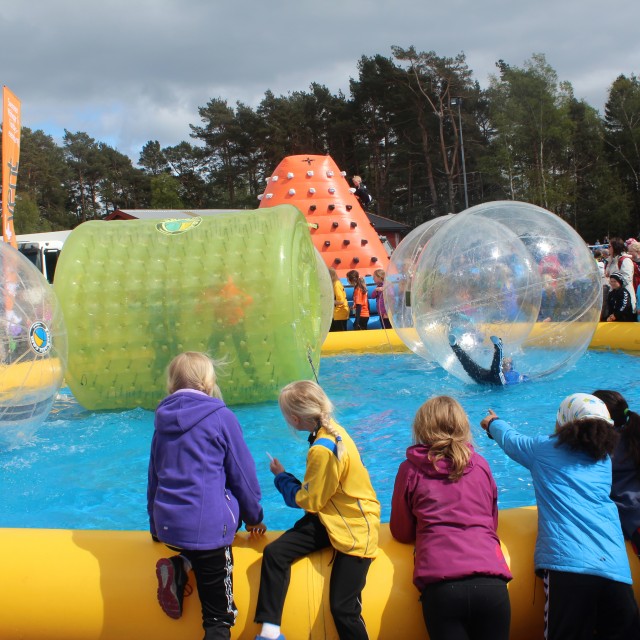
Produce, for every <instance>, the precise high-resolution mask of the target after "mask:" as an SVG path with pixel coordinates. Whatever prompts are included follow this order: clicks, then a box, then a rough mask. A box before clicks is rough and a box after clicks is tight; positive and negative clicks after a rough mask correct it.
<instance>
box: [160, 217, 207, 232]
mask: <svg viewBox="0 0 640 640" xmlns="http://www.w3.org/2000/svg"><path fill="white" fill-rule="evenodd" d="M201 222H202V218H189V219H188V220H179V219H177V218H171V219H169V220H163V221H162V222H159V223H158V224H157V225H156V230H157V231H159V232H160V233H164V235H166V236H177V235H180V234H181V233H186V232H187V231H191V230H192V229H195V228H196V227H198V226H199V225H200V223H201Z"/></svg>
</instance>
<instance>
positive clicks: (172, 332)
mask: <svg viewBox="0 0 640 640" xmlns="http://www.w3.org/2000/svg"><path fill="white" fill-rule="evenodd" d="M54 287H55V291H56V294H57V295H58V298H59V300H60V303H61V305H62V309H63V312H64V318H65V322H66V326H67V332H68V343H69V358H68V365H67V375H66V381H67V384H68V385H69V388H70V389H71V391H72V392H73V394H74V396H75V397H76V398H77V400H78V402H79V403H80V404H82V405H83V406H84V407H85V408H87V409H129V408H133V407H144V408H145V409H155V407H156V406H157V404H158V402H159V401H160V400H161V399H162V398H163V397H164V396H165V395H166V369H167V366H168V364H169V362H170V361H171V360H172V358H174V357H175V356H176V355H177V354H179V353H181V352H183V351H201V352H205V353H208V354H209V355H210V356H211V357H212V358H214V359H215V360H218V361H222V364H221V366H219V367H217V372H218V384H219V386H220V388H221V390H222V393H223V396H224V399H225V402H227V403H228V404H230V405H233V404H240V403H251V402H262V401H265V400H271V399H275V398H277V395H278V392H279V390H280V389H281V388H282V387H283V386H284V385H285V384H287V383H289V382H291V381H293V380H298V379H311V378H312V377H313V375H314V369H315V372H317V371H318V367H319V360H320V345H321V338H322V333H323V331H322V330H323V327H322V320H321V319H322V315H323V314H322V309H321V306H322V299H321V293H320V283H319V275H318V269H317V258H316V255H315V249H314V246H313V243H312V240H311V236H310V234H309V230H308V226H307V223H306V221H305V219H304V216H303V215H302V214H301V213H300V212H299V211H298V209H296V208H295V207H293V206H291V205H281V206H277V207H273V208H271V209H259V210H256V211H243V212H236V213H231V212H230V213H222V214H217V215H214V216H207V217H193V218H190V219H179V220H171V219H170V220H127V221H110V222H103V221H92V222H86V223H84V224H82V225H80V226H79V227H77V228H76V229H75V230H74V231H73V233H72V234H71V235H70V236H69V238H68V239H67V241H66V243H65V245H64V249H63V251H62V254H61V256H60V260H59V262H58V266H57V269H56V276H55V284H54Z"/></svg>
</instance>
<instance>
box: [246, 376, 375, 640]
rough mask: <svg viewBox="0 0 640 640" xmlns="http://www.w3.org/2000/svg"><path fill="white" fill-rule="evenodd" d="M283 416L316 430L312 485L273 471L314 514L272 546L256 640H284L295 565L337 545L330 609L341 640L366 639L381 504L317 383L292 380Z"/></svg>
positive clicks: (274, 465)
mask: <svg viewBox="0 0 640 640" xmlns="http://www.w3.org/2000/svg"><path fill="white" fill-rule="evenodd" d="M279 404H280V410H281V411H282V414H283V416H284V418H285V420H286V421H287V423H288V424H289V425H291V427H293V428H294V429H295V430H297V431H308V432H309V434H310V435H309V443H310V447H309V453H308V454H307V468H306V471H305V475H304V480H303V481H302V482H300V481H299V480H297V479H296V478H295V477H294V476H293V475H291V474H290V473H287V472H286V471H285V470H284V467H283V466H282V464H281V463H280V461H279V460H278V459H277V458H274V459H273V460H272V461H271V464H270V469H271V472H272V473H273V474H274V475H275V485H276V487H277V489H278V491H280V493H282V495H283V497H284V500H285V502H286V504H288V505H289V506H290V507H298V508H301V509H304V510H305V511H306V513H305V515H304V516H303V517H302V518H301V519H300V520H298V522H296V524H295V525H294V526H293V528H292V529H289V530H288V531H285V532H284V533H283V534H282V535H281V536H280V537H279V538H278V539H277V540H275V541H274V542H272V543H271V544H269V545H267V546H266V547H265V550H264V555H263V557H262V569H261V573H260V591H259V593H258V606H257V608H256V616H255V621H256V622H259V623H262V630H261V632H260V635H259V636H256V640H262V639H264V638H271V639H274V640H275V639H279V640H283V639H284V636H283V635H282V634H281V633H280V622H281V618H282V609H283V607H284V599H285V597H286V593H287V587H288V585H289V576H290V572H291V564H292V563H293V562H294V561H295V560H297V559H298V558H301V557H302V556H306V555H308V554H310V553H312V552H313V551H317V550H318V549H323V548H325V547H329V546H332V547H333V548H334V549H335V559H334V561H333V568H332V571H331V580H330V585H329V604H330V608H331V614H332V615H333V621H334V622H335V625H336V629H337V630H338V634H339V636H340V638H341V639H343V640H346V639H349V640H361V639H363V640H364V639H366V638H368V637H369V636H368V635H367V630H366V627H365V624H364V620H363V619H362V615H361V613H362V605H361V601H362V600H361V593H362V590H363V588H364V586H365V583H366V579H367V572H368V571H369V565H370V564H371V561H372V559H373V558H374V557H375V556H376V555H377V552H378V530H379V528H380V503H379V502H378V500H377V499H376V494H375V491H374V490H373V487H372V486H371V480H370V479H369V474H368V473H367V470H366V469H365V467H364V465H363V464H362V460H361V459H360V454H359V453H358V450H357V448H356V445H355V444H354V442H353V440H352V439H351V438H350V437H349V434H347V432H346V431H345V430H344V429H343V428H342V427H341V426H340V425H338V424H337V423H336V422H335V421H334V419H333V417H332V416H333V405H332V403H331V401H330V400H329V398H328V397H327V396H326V394H325V393H324V391H323V390H322V388H321V387H320V386H319V385H318V384H316V383H315V382H311V381H308V380H302V381H299V382H292V383H291V384H289V385H287V386H286V387H285V388H284V389H282V391H281V392H280V398H279Z"/></svg>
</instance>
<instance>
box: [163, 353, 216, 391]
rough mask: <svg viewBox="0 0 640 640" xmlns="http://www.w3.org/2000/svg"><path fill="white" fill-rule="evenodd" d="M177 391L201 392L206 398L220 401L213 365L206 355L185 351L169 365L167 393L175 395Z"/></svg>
mask: <svg viewBox="0 0 640 640" xmlns="http://www.w3.org/2000/svg"><path fill="white" fill-rule="evenodd" d="M179 389H195V390H196V391H203V392H204V393H206V394H207V395H208V396H212V397H214V398H220V399H221V400H222V393H221V392H220V387H218V384H217V382H216V369H215V363H214V361H213V360H212V359H211V358H210V357H209V356H208V355H207V354H206V353H200V352H198V351H185V352H184V353H181V354H180V355H177V356H176V357H175V358H174V359H173V360H172V361H171V362H170V363H169V368H168V370H167V391H168V392H169V393H175V392H176V391H178V390H179Z"/></svg>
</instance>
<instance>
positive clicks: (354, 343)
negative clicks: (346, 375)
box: [322, 322, 640, 356]
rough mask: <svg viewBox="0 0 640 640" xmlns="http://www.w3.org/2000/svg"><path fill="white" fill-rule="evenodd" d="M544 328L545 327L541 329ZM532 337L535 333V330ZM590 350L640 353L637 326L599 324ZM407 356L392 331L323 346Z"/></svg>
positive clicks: (332, 336)
mask: <svg viewBox="0 0 640 640" xmlns="http://www.w3.org/2000/svg"><path fill="white" fill-rule="evenodd" d="M541 328H542V329H544V326H543V327H541ZM533 333H534V336H535V330H534V332H533ZM589 348H590V349H605V348H609V349H620V350H622V351H640V323H637V322H600V323H599V324H598V326H597V328H596V331H595V333H594V335H593V338H592V340H591V343H590V345H589ZM402 352H406V353H410V350H409V348H408V347H407V346H406V345H405V344H404V342H402V340H401V339H400V336H399V335H398V334H397V333H396V332H395V331H394V330H393V329H372V330H368V331H339V332H333V333H329V335H328V336H327V338H326V339H325V341H324V343H323V345H322V355H324V356H333V355H337V354H341V353H402Z"/></svg>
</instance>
